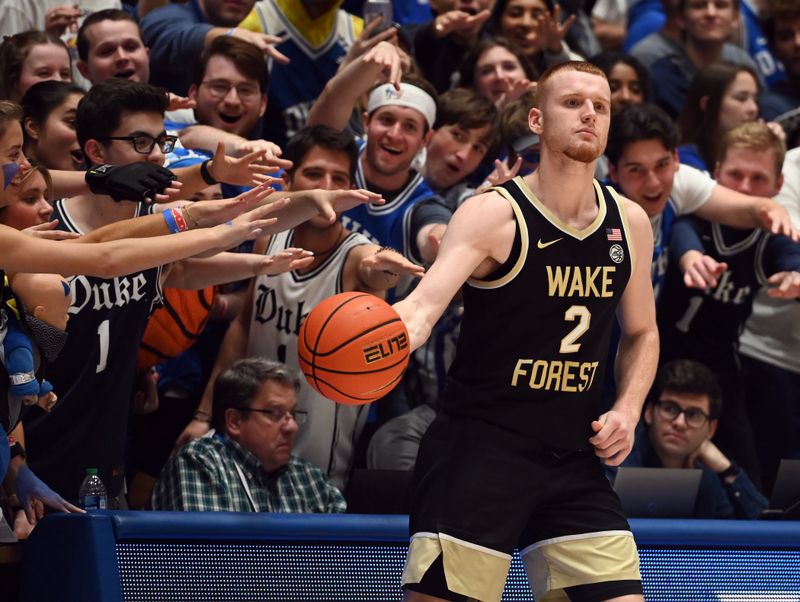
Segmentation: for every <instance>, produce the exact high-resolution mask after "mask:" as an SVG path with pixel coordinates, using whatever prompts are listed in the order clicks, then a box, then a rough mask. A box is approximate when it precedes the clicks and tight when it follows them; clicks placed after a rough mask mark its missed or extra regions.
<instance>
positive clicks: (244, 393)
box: [150, 358, 346, 512]
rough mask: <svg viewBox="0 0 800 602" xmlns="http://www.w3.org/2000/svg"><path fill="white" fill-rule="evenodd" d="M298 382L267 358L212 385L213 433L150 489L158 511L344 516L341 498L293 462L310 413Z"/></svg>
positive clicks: (246, 363) (245, 363) (316, 473)
mask: <svg viewBox="0 0 800 602" xmlns="http://www.w3.org/2000/svg"><path fill="white" fill-rule="evenodd" d="M299 386H300V383H299V381H298V378H297V375H296V374H294V373H293V372H292V371H290V370H289V369H287V368H286V367H285V366H283V365H282V364H279V363H277V362H273V361H269V360H265V359H262V358H249V359H243V360H239V361H238V362H236V363H235V364H233V365H232V366H231V367H230V368H229V369H227V370H226V371H224V372H223V373H222V374H220V375H219V377H218V378H217V380H216V382H215V383H214V399H213V409H212V416H211V424H212V426H213V427H214V430H212V431H210V432H209V434H208V435H207V436H205V437H201V438H199V439H195V440H194V441H192V442H190V443H188V444H187V445H185V446H184V447H182V448H181V449H180V450H179V451H178V453H177V454H175V455H174V456H173V457H171V458H170V459H169V461H168V462H167V464H166V466H164V469H163V471H162V472H161V477H160V478H159V480H158V482H157V483H156V486H155V488H154V489H153V494H152V497H151V499H150V504H151V506H152V508H153V509H154V510H187V511H231V512H344V511H345V509H346V503H345V500H344V498H343V497H342V494H341V493H340V492H339V490H338V489H336V487H334V486H333V485H332V484H331V483H330V481H329V480H328V478H327V477H326V476H325V475H324V474H323V473H322V472H321V471H320V470H318V469H317V468H315V467H313V466H311V465H310V464H309V463H308V462H306V461H304V460H302V459H300V458H298V457H296V456H293V455H292V453H291V452H292V440H293V438H294V434H295V433H296V432H297V430H298V428H299V425H301V424H302V423H303V422H304V419H305V413H303V412H299V411H297V410H295V406H296V404H297V390H298V388H299Z"/></svg>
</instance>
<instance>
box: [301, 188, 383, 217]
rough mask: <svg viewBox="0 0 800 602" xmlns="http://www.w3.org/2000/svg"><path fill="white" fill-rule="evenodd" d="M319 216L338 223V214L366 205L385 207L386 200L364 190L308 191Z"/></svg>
mask: <svg viewBox="0 0 800 602" xmlns="http://www.w3.org/2000/svg"><path fill="white" fill-rule="evenodd" d="M306 192H307V194H308V195H309V197H310V198H311V200H312V201H313V203H314V205H316V207H317V210H318V211H319V214H320V215H321V216H322V217H325V218H327V219H328V221H329V222H330V223H333V222H335V221H336V214H337V213H344V212H345V211H347V210H348V209H352V208H353V207H357V206H358V205H362V204H364V203H373V204H375V205H383V203H384V200H383V198H382V197H381V195H379V194H378V193H376V192H370V191H369V190H364V189H363V188H355V189H352V190H321V189H315V190H308V191H306Z"/></svg>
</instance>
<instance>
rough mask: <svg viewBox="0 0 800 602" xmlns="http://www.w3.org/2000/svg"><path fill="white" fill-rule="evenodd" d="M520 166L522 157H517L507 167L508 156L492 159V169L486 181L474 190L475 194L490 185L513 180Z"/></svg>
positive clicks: (487, 188) (485, 189) (483, 190)
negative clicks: (501, 158)
mask: <svg viewBox="0 0 800 602" xmlns="http://www.w3.org/2000/svg"><path fill="white" fill-rule="evenodd" d="M520 167H522V157H521V156H520V157H517V159H516V161H514V164H513V165H511V166H510V167H509V165H508V157H506V158H505V159H503V160H502V161H501V160H500V159H495V160H494V170H492V173H490V174H489V175H488V176H487V177H486V183H484V184H482V185H481V186H480V187H479V188H478V189H477V190H476V191H475V193H476V194H480V193H481V192H486V191H487V190H489V188H491V187H492V186H500V184H502V183H503V182H508V181H509V180H513V179H514V177H515V176H516V175H517V173H519V168H520Z"/></svg>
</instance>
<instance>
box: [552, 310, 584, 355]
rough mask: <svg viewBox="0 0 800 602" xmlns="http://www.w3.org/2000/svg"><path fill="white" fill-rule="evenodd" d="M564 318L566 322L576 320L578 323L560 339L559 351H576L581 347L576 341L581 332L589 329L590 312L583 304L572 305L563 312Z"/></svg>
mask: <svg viewBox="0 0 800 602" xmlns="http://www.w3.org/2000/svg"><path fill="white" fill-rule="evenodd" d="M564 319H565V320H567V321H568V322H574V321H575V320H578V324H577V325H576V326H575V328H573V329H572V330H570V331H569V332H568V333H567V335H566V336H565V337H564V338H563V339H561V347H560V348H559V352H560V353H577V352H578V350H579V349H580V348H581V344H580V343H576V342H575V341H577V340H578V339H579V338H580V337H581V336H582V335H583V333H585V332H586V331H587V330H589V324H590V323H591V321H592V314H591V312H590V311H589V310H588V309H587V308H586V306H585V305H572V306H570V307H569V309H567V311H565V312H564Z"/></svg>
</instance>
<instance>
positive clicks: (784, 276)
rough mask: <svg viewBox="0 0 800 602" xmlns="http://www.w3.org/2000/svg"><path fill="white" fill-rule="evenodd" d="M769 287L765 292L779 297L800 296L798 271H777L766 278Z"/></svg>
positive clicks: (790, 297) (794, 297)
mask: <svg viewBox="0 0 800 602" xmlns="http://www.w3.org/2000/svg"><path fill="white" fill-rule="evenodd" d="M767 283H768V284H769V285H770V288H768V289H767V294H768V295H769V296H770V297H776V298H780V299H796V298H797V297H800V273H798V272H777V273H775V274H773V275H772V276H770V277H769V278H768V279H767Z"/></svg>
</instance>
